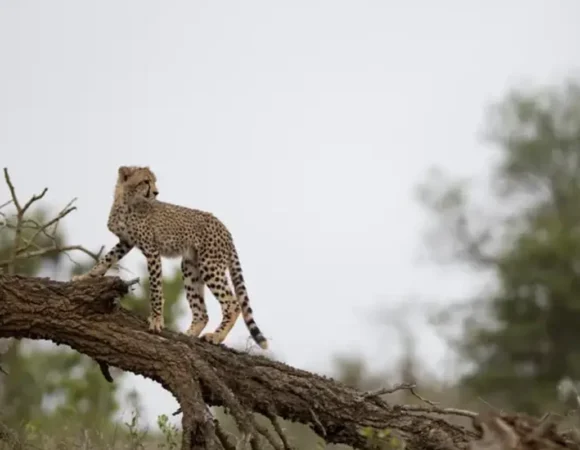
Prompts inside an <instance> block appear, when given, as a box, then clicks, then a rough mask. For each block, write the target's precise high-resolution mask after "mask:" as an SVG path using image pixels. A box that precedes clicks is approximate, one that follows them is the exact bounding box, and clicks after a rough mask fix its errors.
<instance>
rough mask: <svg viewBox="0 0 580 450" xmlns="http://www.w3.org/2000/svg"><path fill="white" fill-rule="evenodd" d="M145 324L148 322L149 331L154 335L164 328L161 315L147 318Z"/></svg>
mask: <svg viewBox="0 0 580 450" xmlns="http://www.w3.org/2000/svg"><path fill="white" fill-rule="evenodd" d="M147 322H149V331H153V332H154V333H160V332H161V330H162V329H163V327H164V326H165V324H164V321H163V316H162V315H159V316H149V318H148V319H147Z"/></svg>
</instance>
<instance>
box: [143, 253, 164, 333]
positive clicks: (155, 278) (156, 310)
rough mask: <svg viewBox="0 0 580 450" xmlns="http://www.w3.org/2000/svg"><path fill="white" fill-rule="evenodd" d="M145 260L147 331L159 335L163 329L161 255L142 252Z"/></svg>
mask: <svg viewBox="0 0 580 450" xmlns="http://www.w3.org/2000/svg"><path fill="white" fill-rule="evenodd" d="M143 254H144V255H145V258H147V271H148V272H149V298H150V308H151V312H150V313H149V318H148V322H149V330H150V331H153V332H155V333H159V332H160V331H161V330H162V329H163V327H164V325H165V324H164V320H163V302H164V299H163V274H162V272H161V255H160V254H159V252H157V251H143Z"/></svg>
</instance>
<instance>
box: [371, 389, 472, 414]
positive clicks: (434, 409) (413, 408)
mask: <svg viewBox="0 0 580 450" xmlns="http://www.w3.org/2000/svg"><path fill="white" fill-rule="evenodd" d="M416 388H417V385H416V384H414V383H401V384H397V385H395V386H393V387H392V388H381V389H377V390H374V391H368V392H365V393H363V394H362V395H361V398H360V401H363V400H366V399H374V398H376V399H378V398H379V397H380V396H381V395H385V394H392V393H393V392H397V391H401V390H408V391H410V392H411V394H412V395H413V396H415V397H416V398H418V399H419V400H421V401H422V402H425V403H427V404H428V405H429V406H421V405H392V407H393V408H394V409H396V410H398V411H408V412H425V413H434V414H446V415H455V416H464V417H476V416H477V413H475V412H473V411H468V410H465V409H458V408H440V407H439V406H437V403H435V402H433V401H431V400H428V399H426V398H424V397H422V396H420V395H419V394H418V393H417V391H416ZM381 400H382V399H381ZM384 404H385V405H386V403H384Z"/></svg>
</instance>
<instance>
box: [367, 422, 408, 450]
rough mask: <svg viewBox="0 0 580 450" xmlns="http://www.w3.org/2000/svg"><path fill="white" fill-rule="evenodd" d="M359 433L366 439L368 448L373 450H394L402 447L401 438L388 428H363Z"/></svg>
mask: <svg viewBox="0 0 580 450" xmlns="http://www.w3.org/2000/svg"><path fill="white" fill-rule="evenodd" d="M359 433H360V435H361V436H364V437H365V438H367V442H368V448H370V449H373V450H396V449H402V448H403V447H404V446H403V442H402V440H401V438H400V437H399V436H397V435H396V434H395V433H393V431H392V430H391V429H389V428H385V429H383V430H377V429H375V428H372V427H364V428H361V429H360V430H359Z"/></svg>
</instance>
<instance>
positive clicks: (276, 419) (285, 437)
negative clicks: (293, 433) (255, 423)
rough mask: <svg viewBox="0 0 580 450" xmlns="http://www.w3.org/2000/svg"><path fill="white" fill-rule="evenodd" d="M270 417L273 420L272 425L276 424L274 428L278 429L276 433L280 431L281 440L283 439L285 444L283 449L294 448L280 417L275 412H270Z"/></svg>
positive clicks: (289, 449) (290, 449)
mask: <svg viewBox="0 0 580 450" xmlns="http://www.w3.org/2000/svg"><path fill="white" fill-rule="evenodd" d="M268 419H270V422H272V425H273V426H274V430H276V433H278V436H280V440H281V441H282V445H283V450H292V446H291V445H290V442H289V441H288V437H287V436H286V433H285V432H284V430H283V429H282V426H281V425H280V419H279V417H278V416H276V415H275V414H274V413H270V414H268Z"/></svg>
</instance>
